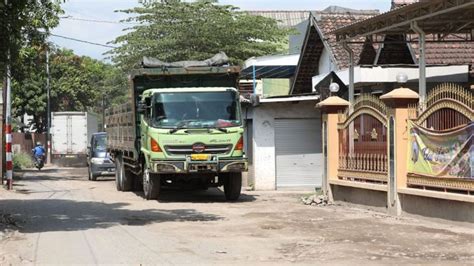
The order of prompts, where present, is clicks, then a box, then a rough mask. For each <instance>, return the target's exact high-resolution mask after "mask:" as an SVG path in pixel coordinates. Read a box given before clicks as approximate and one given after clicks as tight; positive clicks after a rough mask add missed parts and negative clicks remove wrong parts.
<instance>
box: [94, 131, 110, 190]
mask: <svg viewBox="0 0 474 266" xmlns="http://www.w3.org/2000/svg"><path fill="white" fill-rule="evenodd" d="M87 155H88V156H87V165H88V168H89V180H92V181H96V180H97V177H99V176H112V175H115V164H114V163H113V162H112V160H111V159H110V156H109V153H108V152H107V133H105V132H99V133H94V134H92V138H91V142H90V146H89V147H88V154H87Z"/></svg>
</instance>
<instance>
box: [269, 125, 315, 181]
mask: <svg viewBox="0 0 474 266" xmlns="http://www.w3.org/2000/svg"><path fill="white" fill-rule="evenodd" d="M275 153H276V178H277V181H276V183H277V187H321V182H322V171H323V168H322V166H323V157H322V149H321V120H320V119H275Z"/></svg>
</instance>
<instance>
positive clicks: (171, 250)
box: [0, 168, 474, 265]
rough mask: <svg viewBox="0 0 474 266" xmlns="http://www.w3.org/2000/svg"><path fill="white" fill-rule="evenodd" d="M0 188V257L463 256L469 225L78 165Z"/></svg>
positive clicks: (62, 260) (115, 260)
mask: <svg viewBox="0 0 474 266" xmlns="http://www.w3.org/2000/svg"><path fill="white" fill-rule="evenodd" d="M18 176H19V180H17V181H16V182H15V187H14V188H15V190H14V191H6V190H2V191H1V193H0V216H1V217H0V229H1V234H0V238H1V240H0V264H1V265H9V264H11V265H17V264H61V265H65V264H87V265H95V264H132V265H139V264H165V265H182V264H278V265H281V264H363V263H364V264H365V263H370V264H386V263H394V264H402V263H415V264H458V263H462V264H470V263H473V262H474V226H473V225H472V224H468V223H454V222H449V221H443V220H435V219H427V218H420V217H392V216H388V215H385V214H383V213H379V212H376V211H373V210H369V209H367V208H362V207H358V206H352V205H346V204H342V205H341V204H337V205H331V206H325V207H317V206H307V205H303V204H301V203H300V202H299V198H300V197H301V196H302V194H301V193H297V192H260V191H245V192H243V195H242V198H241V200H240V201H239V202H236V203H228V202H225V200H224V196H223V193H222V192H221V191H220V190H217V189H209V190H207V191H165V192H163V195H162V197H161V199H160V200H159V201H146V200H144V199H143V198H142V195H141V193H138V192H118V191H116V190H115V184H114V181H113V178H110V177H109V178H100V179H99V181H97V182H93V181H88V180H87V170H86V169H85V168H62V169H56V168H46V169H45V170H44V171H40V172H39V171H35V170H31V171H24V172H21V173H19V174H18Z"/></svg>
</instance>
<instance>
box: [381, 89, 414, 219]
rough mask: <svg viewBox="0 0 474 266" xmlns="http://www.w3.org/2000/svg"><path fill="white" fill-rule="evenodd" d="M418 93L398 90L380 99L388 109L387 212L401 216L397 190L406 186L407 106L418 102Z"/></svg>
mask: <svg viewBox="0 0 474 266" xmlns="http://www.w3.org/2000/svg"><path fill="white" fill-rule="evenodd" d="M418 98H419V96H418V93H416V92H414V91H412V90H410V89H408V88H398V89H395V90H393V91H391V92H389V93H387V94H384V95H382V96H381V97H380V99H381V100H382V101H384V102H385V104H387V105H388V106H389V107H390V108H392V110H391V112H389V113H390V114H389V116H388V127H387V128H388V138H387V145H388V149H387V150H388V154H387V156H388V175H389V176H388V193H387V206H388V212H389V213H390V214H393V215H400V214H401V211H402V209H401V204H400V200H399V198H398V189H400V188H405V187H406V184H407V156H408V153H407V148H408V137H409V134H410V132H407V131H408V125H407V121H408V118H409V116H408V106H409V105H410V104H414V103H416V102H418Z"/></svg>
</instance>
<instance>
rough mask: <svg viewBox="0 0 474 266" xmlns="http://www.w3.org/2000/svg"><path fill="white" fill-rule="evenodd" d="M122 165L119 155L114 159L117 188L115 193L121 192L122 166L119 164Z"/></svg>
mask: <svg viewBox="0 0 474 266" xmlns="http://www.w3.org/2000/svg"><path fill="white" fill-rule="evenodd" d="M121 163H122V157H121V156H120V155H119V156H117V157H116V158H115V187H116V188H117V191H122V182H121V180H122V177H121V176H122V175H123V172H122V166H120V164H121Z"/></svg>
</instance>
